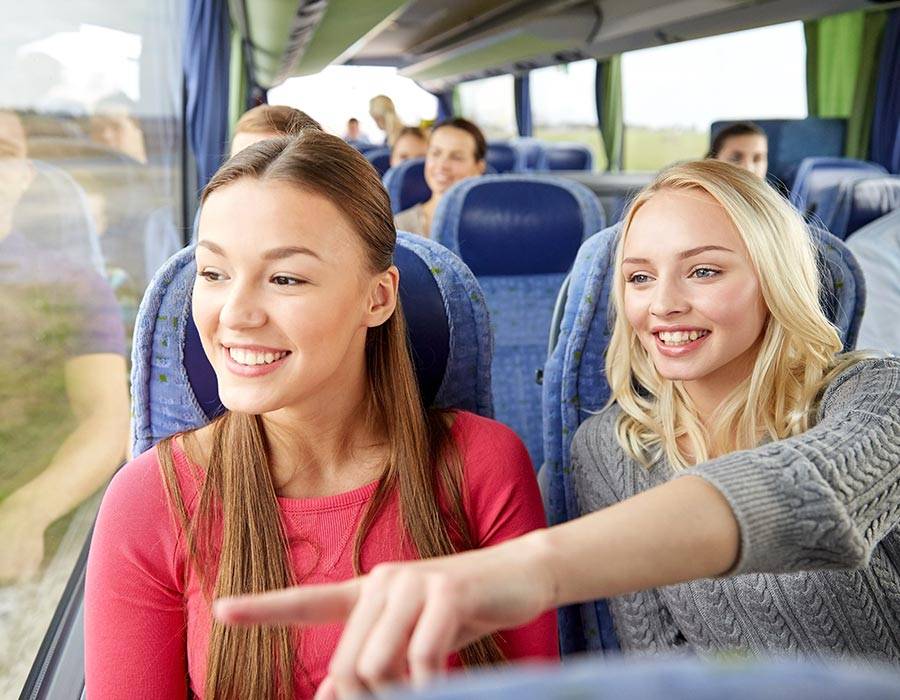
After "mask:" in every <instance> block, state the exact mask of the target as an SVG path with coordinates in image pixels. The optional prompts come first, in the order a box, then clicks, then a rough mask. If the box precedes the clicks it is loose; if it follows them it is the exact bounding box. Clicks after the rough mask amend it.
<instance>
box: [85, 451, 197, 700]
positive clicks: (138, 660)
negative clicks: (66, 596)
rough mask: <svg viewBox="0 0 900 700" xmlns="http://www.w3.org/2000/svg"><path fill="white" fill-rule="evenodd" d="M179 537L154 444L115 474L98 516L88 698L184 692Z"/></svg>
mask: <svg viewBox="0 0 900 700" xmlns="http://www.w3.org/2000/svg"><path fill="white" fill-rule="evenodd" d="M177 542H178V536H177V530H176V526H175V523H174V521H173V519H172V516H171V515H170V512H169V508H168V506H167V503H166V494H165V488H164V485H163V480H162V476H161V475H160V471H159V464H158V461H157V458H156V451H155V450H151V451H149V452H145V453H144V454H142V455H141V456H140V457H138V458H137V459H135V460H133V461H132V462H130V463H129V464H127V465H125V467H123V468H122V469H121V470H120V471H119V473H118V474H116V476H115V477H114V478H113V480H112V482H111V483H110V485H109V488H108V489H107V491H106V494H105V495H104V497H103V503H102V504H101V506H100V513H99V515H98V516H97V523H96V526H95V528H94V535H93V539H92V540H91V550H90V556H89V558H88V566H87V579H86V583H85V594H84V608H85V609H84V635H85V684H86V691H87V697H88V698H92V699H99V698H103V699H104V700H109V699H111V698H136V697H140V698H185V697H187V694H188V682H187V661H186V659H187V650H186V634H185V610H184V604H183V599H182V593H181V590H180V588H181V585H180V583H179V581H180V580H181V579H180V571H179V570H178V565H177V562H176V548H177Z"/></svg>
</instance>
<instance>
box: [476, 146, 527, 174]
mask: <svg viewBox="0 0 900 700" xmlns="http://www.w3.org/2000/svg"><path fill="white" fill-rule="evenodd" d="M485 160H486V161H487V163H488V165H490V166H491V167H492V168H493V169H494V171H495V172H497V173H512V172H520V171H521V170H522V163H521V156H520V155H519V150H518V149H517V148H516V147H515V146H513V145H512V144H509V143H506V142H505V141H488V145H487V154H486V155H485Z"/></svg>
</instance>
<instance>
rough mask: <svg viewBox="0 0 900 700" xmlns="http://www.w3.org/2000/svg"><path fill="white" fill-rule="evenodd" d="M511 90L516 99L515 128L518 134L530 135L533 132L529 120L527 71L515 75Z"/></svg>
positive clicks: (529, 87)
mask: <svg viewBox="0 0 900 700" xmlns="http://www.w3.org/2000/svg"><path fill="white" fill-rule="evenodd" d="M513 92H514V93H515V99H516V128H517V129H518V131H519V136H531V135H532V134H533V133H534V132H533V128H532V122H531V80H530V77H529V74H528V73H525V75H517V76H516V78H515V81H514V82H513Z"/></svg>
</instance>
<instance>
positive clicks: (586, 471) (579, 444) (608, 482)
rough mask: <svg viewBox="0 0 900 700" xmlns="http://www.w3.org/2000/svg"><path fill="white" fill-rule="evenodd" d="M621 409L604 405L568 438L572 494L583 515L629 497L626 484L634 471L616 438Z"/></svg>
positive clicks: (631, 480)
mask: <svg viewBox="0 0 900 700" xmlns="http://www.w3.org/2000/svg"><path fill="white" fill-rule="evenodd" d="M621 414H622V410H621V409H620V408H619V406H618V404H611V405H609V406H606V407H605V408H603V409H602V410H601V411H599V412H598V413H595V414H594V415H593V416H591V417H590V418H588V419H587V420H586V421H584V423H582V424H581V426H579V428H578V430H577V431H576V432H575V436H574V437H573V438H572V446H571V454H570V461H571V464H572V478H573V480H574V482H575V492H576V493H577V494H578V500H579V503H580V506H581V509H582V511H583V512H591V511H595V510H599V509H600V508H604V507H606V506H608V505H611V504H613V503H616V502H618V501H621V500H624V499H625V498H627V497H628V496H630V495H632V494H631V493H629V492H628V488H627V484H629V483H632V482H633V479H631V478H629V476H628V474H629V473H630V471H631V470H633V468H634V464H633V463H632V460H631V459H629V458H627V455H626V454H625V451H624V450H623V449H622V448H621V446H620V445H619V442H618V440H617V439H616V423H617V422H618V419H619V416H620V415H621Z"/></svg>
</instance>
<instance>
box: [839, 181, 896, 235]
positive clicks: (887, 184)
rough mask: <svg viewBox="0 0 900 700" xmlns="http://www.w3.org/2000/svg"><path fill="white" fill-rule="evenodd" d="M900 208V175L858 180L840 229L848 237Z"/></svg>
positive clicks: (842, 214)
mask: <svg viewBox="0 0 900 700" xmlns="http://www.w3.org/2000/svg"><path fill="white" fill-rule="evenodd" d="M897 209H900V176H897V175H894V176H888V177H872V178H865V179H863V180H857V181H856V182H854V183H853V186H852V188H851V195H850V197H849V201H848V203H847V206H846V210H845V211H844V212H841V214H840V216H841V218H842V220H841V221H840V229H841V230H840V231H835V234H836V235H838V236H840V237H846V236H848V235H850V234H851V233H853V232H854V231H857V230H858V229H861V228H862V227H863V226H865V225H866V224H869V223H871V222H873V221H875V219H880V218H881V217H882V216H885V215H886V214H890V213H891V212H892V211H895V210H897Z"/></svg>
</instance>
